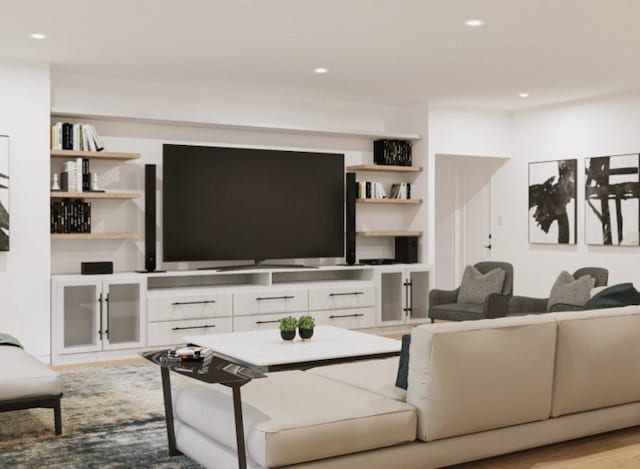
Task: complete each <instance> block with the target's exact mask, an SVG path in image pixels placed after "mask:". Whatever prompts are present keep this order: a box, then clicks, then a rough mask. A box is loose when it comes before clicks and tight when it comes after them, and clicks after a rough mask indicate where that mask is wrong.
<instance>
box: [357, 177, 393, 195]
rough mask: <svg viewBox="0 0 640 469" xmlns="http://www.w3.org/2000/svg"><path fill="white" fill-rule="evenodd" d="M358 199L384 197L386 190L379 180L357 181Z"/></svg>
mask: <svg viewBox="0 0 640 469" xmlns="http://www.w3.org/2000/svg"><path fill="white" fill-rule="evenodd" d="M356 184H357V186H358V198H359V199H384V198H385V197H386V196H387V192H386V191H385V190H384V187H382V184H380V183H379V182H372V181H357V182H356Z"/></svg>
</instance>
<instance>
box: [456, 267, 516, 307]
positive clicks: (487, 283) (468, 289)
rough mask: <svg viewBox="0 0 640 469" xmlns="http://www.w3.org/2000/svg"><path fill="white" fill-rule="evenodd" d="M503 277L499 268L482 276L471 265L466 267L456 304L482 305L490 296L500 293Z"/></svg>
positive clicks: (503, 273) (503, 274) (502, 272)
mask: <svg viewBox="0 0 640 469" xmlns="http://www.w3.org/2000/svg"><path fill="white" fill-rule="evenodd" d="M504 276H505V272H504V270H503V269H500V268H496V269H492V270H490V271H489V272H487V273H486V274H483V273H482V272H480V271H479V270H478V269H476V268H475V267H473V266H472V265H469V266H467V267H466V268H465V269H464V273H463V274H462V283H461V284H460V291H459V292H458V303H473V304H479V305H481V304H483V303H484V300H485V299H486V298H487V296H489V295H490V294H492V293H501V292H502V286H503V285H504Z"/></svg>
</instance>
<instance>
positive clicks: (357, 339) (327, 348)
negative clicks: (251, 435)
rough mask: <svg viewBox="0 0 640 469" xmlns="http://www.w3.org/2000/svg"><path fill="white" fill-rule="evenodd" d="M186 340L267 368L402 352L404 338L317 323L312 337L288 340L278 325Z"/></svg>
mask: <svg viewBox="0 0 640 469" xmlns="http://www.w3.org/2000/svg"><path fill="white" fill-rule="evenodd" d="M183 339H184V341H185V342H187V343H189V344H194V345H200V346H203V347H209V348H211V349H212V350H214V351H215V352H216V353H217V354H218V355H220V356H224V357H227V358H228V359H230V360H232V361H234V362H236V363H243V364H246V365H248V366H258V367H260V368H261V369H265V370H266V371H282V370H300V369H308V368H312V367H315V366H321V365H329V364H334V363H343V362H350V361H356V360H366V359H372V358H385V357H393V356H397V355H399V354H400V346H401V341H399V340H396V339H389V338H387V337H381V336H377V335H373V334H368V333H365V332H358V331H352V330H349V329H342V328H339V327H333V326H316V327H315V329H314V333H313V337H312V338H311V339H309V340H301V339H299V338H298V339H296V340H294V341H293V342H287V341H284V340H282V339H281V338H280V331H278V330H277V329H272V330H260V331H247V332H229V333H224V334H211V335H193V336H187V337H184V338H183Z"/></svg>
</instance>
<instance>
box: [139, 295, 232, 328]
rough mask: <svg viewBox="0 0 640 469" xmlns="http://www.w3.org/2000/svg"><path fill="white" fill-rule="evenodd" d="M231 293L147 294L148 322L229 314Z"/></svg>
mask: <svg viewBox="0 0 640 469" xmlns="http://www.w3.org/2000/svg"><path fill="white" fill-rule="evenodd" d="M231 305H232V296H231V293H206V292H190V293H187V292H180V293H179V294H177V295H167V294H162V295H158V296H155V295H149V296H148V299H147V317H148V318H149V321H150V322H154V321H174V320H180V319H198V318H213V317H219V316H231Z"/></svg>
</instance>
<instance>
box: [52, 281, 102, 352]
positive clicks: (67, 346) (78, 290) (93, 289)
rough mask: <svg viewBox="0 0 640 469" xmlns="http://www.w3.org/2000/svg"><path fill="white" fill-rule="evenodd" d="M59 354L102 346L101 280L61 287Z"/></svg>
mask: <svg viewBox="0 0 640 469" xmlns="http://www.w3.org/2000/svg"><path fill="white" fill-rule="evenodd" d="M58 288H59V301H60V303H61V304H60V308H59V311H58V314H60V315H61V316H62V318H61V319H62V320H61V321H59V322H58V344H57V349H58V352H59V353H82V352H94V351H98V350H101V349H102V341H101V327H100V298H99V297H100V287H99V284H98V283H93V284H91V283H89V284H84V285H82V284H67V285H62V286H59V287H58Z"/></svg>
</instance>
